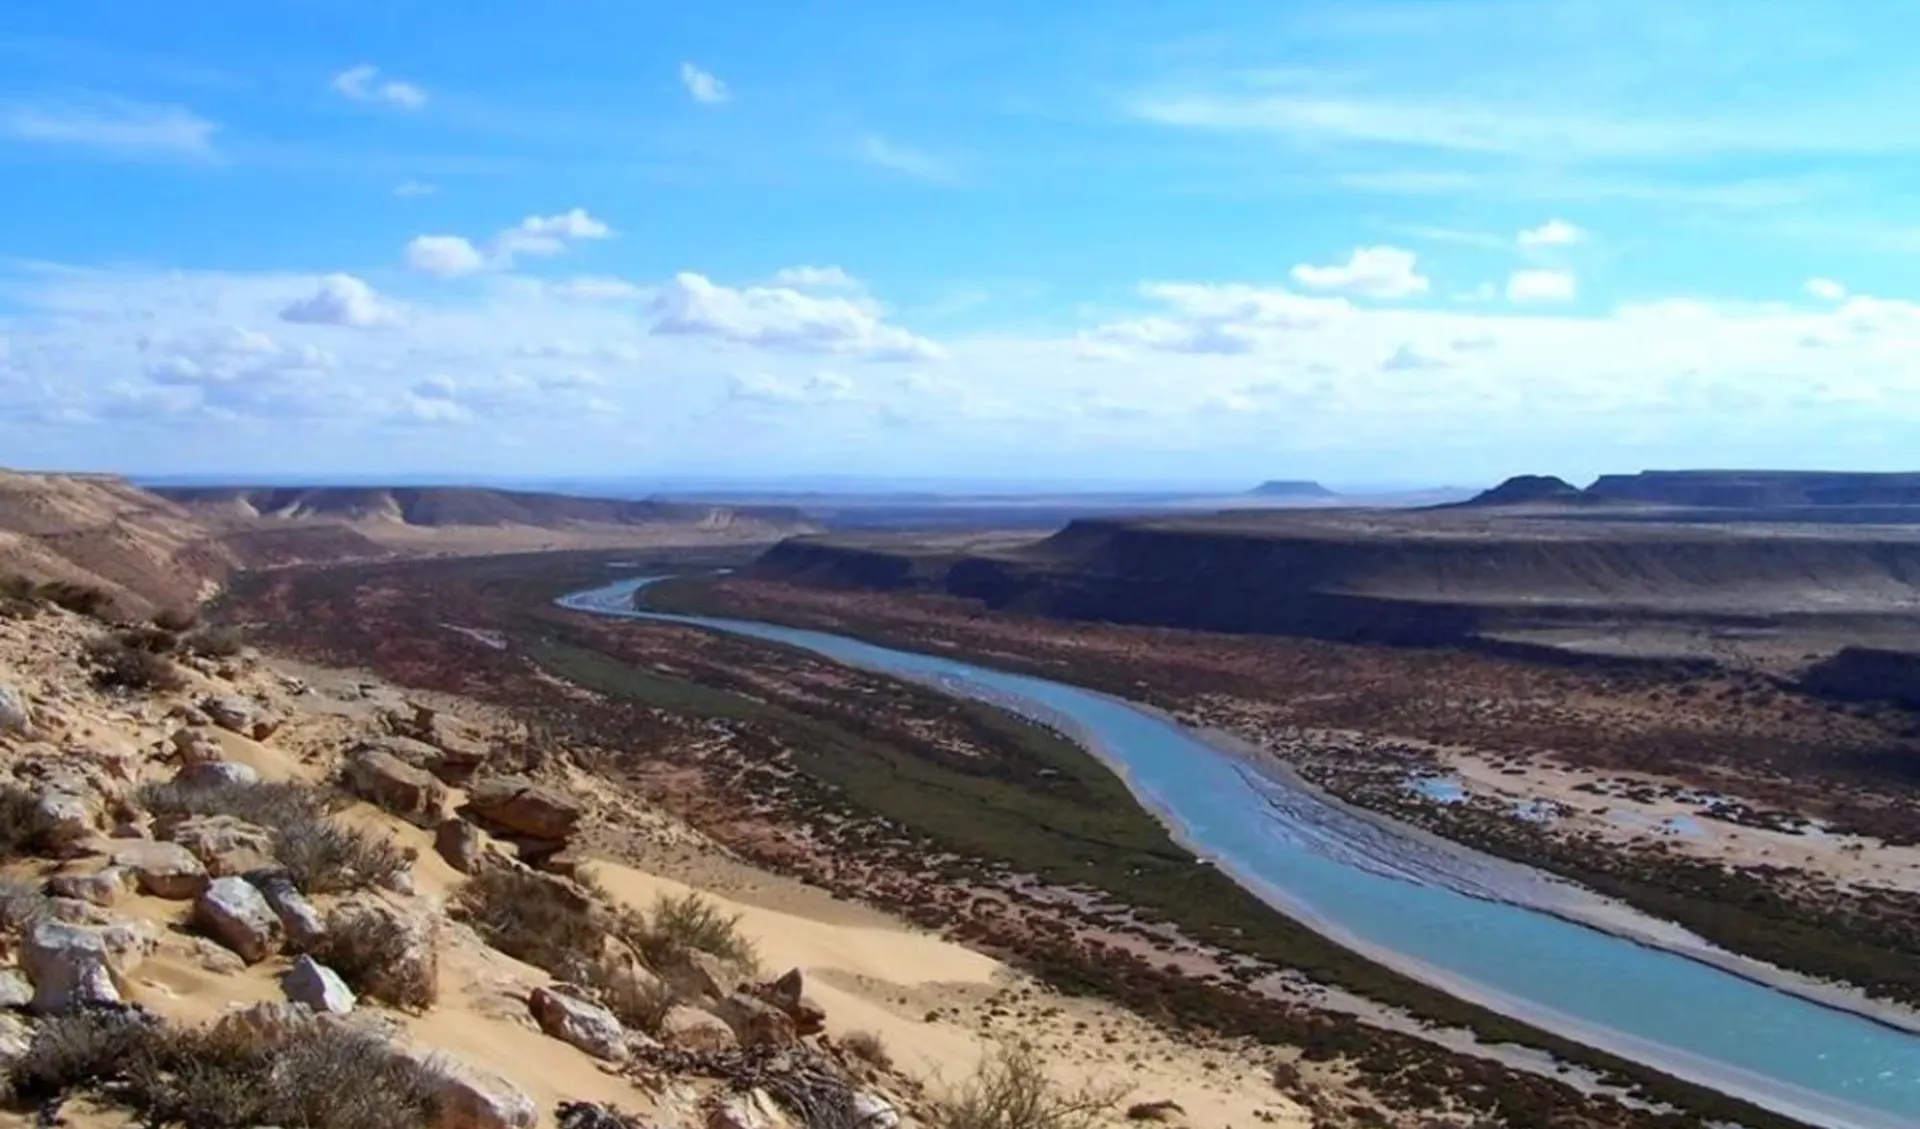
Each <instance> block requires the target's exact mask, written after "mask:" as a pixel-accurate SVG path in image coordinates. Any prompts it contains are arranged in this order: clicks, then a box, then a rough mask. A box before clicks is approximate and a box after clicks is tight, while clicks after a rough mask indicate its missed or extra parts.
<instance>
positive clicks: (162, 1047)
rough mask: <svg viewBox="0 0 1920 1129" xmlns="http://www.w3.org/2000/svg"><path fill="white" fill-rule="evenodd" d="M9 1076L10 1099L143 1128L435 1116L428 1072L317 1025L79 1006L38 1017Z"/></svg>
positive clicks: (242, 1128) (383, 1128) (402, 1123)
mask: <svg viewBox="0 0 1920 1129" xmlns="http://www.w3.org/2000/svg"><path fill="white" fill-rule="evenodd" d="M8 1081H9V1083H10V1090H11V1093H10V1095H9V1096H10V1098H11V1099H12V1100H13V1101H14V1102H16V1103H21V1104H27V1103H31V1104H34V1105H39V1106H41V1107H42V1108H43V1109H44V1108H45V1107H46V1104H47V1103H50V1102H54V1101H58V1100H59V1099H61V1098H64V1097H68V1096H72V1095H77V1094H85V1095H88V1096H91V1097H94V1098H95V1099H97V1100H101V1101H104V1102H106V1103H108V1104H111V1105H115V1106H119V1107H121V1108H125V1109H128V1110H131V1111H133V1112H134V1113H135V1114H136V1115H138V1116H139V1117H140V1118H141V1119H142V1120H143V1121H145V1122H146V1123H147V1124H150V1125H191V1126H195V1127H196V1129H201V1127H204V1129H250V1127H252V1126H258V1125H286V1126H296V1125H297V1126H303V1127H306V1129H413V1127H416V1126H421V1125H425V1124H427V1123H428V1122H429V1121H430V1119H431V1118H432V1116H433V1114H434V1112H435V1108H434V1107H435V1103H434V1099H433V1096H432V1095H433V1090H432V1086H431V1081H432V1078H431V1076H430V1075H429V1074H428V1072H427V1071H426V1070H425V1069H424V1068H422V1067H420V1066H418V1065H416V1064H414V1063H411V1062H409V1061H407V1060H405V1059H402V1058H400V1057H398V1056H397V1055H395V1054H394V1053H393V1052H392V1050H391V1049H390V1048H388V1046H387V1045H386V1044H385V1043H384V1042H383V1041H381V1040H380V1039H378V1038H376V1037H374V1036H372V1035H369V1034H365V1033H362V1032H356V1031H351V1030H346V1029H342V1028H337V1027H333V1026H330V1025H327V1024H320V1023H314V1024H308V1025H305V1026H302V1027H298V1028H295V1029H293V1030H292V1031H291V1032H290V1033H288V1034H287V1035H286V1036H285V1037H282V1038H277V1039H262V1038H260V1037H258V1036H256V1035H254V1034H253V1033H251V1032H248V1031H244V1030H241V1029H238V1028H234V1027H228V1028H222V1027H218V1026H216V1027H215V1028H213V1029H210V1030H198V1029H196V1030H182V1029H175V1028H169V1027H166V1026H164V1025H162V1024H160V1023H159V1022H157V1021H155V1020H153V1019H151V1018H147V1017H144V1016H141V1015H138V1014H136V1013H133V1012H120V1011H91V1012H81V1013H78V1014H75V1015H70V1016H62V1017H56V1018H52V1019H48V1020H46V1021H44V1022H43V1023H41V1025H40V1027H39V1029H38V1030H37V1031H36V1032H35V1034H34V1039H33V1043H32V1045H31V1047H30V1048H29V1049H28V1051H27V1053H26V1055H25V1056H24V1057H23V1058H22V1059H21V1060H20V1061H19V1062H18V1063H16V1064H15V1065H14V1068H13V1070H12V1071H11V1072H10V1074H9V1076H8Z"/></svg>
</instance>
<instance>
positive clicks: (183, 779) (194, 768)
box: [173, 760, 260, 788]
mask: <svg viewBox="0 0 1920 1129" xmlns="http://www.w3.org/2000/svg"><path fill="white" fill-rule="evenodd" d="M173 782H174V783H175V784H185V785H187V786H188V787H190V788H219V787H222V786H224V785H230V784H258V783H260V774H259V773H258V772H256V771H254V769H253V766H252V765H245V764H241V763H240V762H238V761H221V760H201V761H192V762H189V763H188V764H186V765H183V766H182V767H181V769H180V771H179V772H176V773H174V774H173Z"/></svg>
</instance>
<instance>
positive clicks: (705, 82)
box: [680, 63, 733, 106]
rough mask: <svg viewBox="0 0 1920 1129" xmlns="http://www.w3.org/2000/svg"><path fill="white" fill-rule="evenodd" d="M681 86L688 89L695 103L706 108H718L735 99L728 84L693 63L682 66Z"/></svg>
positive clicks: (682, 64)
mask: <svg viewBox="0 0 1920 1129" xmlns="http://www.w3.org/2000/svg"><path fill="white" fill-rule="evenodd" d="M680 85H682V86H684V87H686V88H687V93H688V94H690V95H692V96H693V100H694V101H695V102H699V103H700V104H702V105H705V106H718V105H719V104H721V103H722V102H725V101H727V100H728V99H729V98H731V97H733V93H732V91H729V90H728V89H727V84H726V83H724V82H721V81H720V80H719V79H718V78H715V77H714V76H713V75H712V74H710V73H708V72H707V71H703V70H701V69H700V68H699V67H696V66H694V65H693V64H692V63H681V64H680Z"/></svg>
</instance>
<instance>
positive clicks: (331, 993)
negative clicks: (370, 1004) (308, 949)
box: [280, 956, 358, 1015]
mask: <svg viewBox="0 0 1920 1129" xmlns="http://www.w3.org/2000/svg"><path fill="white" fill-rule="evenodd" d="M280 990H281V991H283V992H285V993H286V994H287V999H288V1000H290V1001H292V1002H293V1003H297V1004H303V1005H305V1006H306V1007H308V1008H311V1009H312V1010H313V1011H315V1012H318V1013H321V1014H325V1015H346V1014H348V1013H349V1012H351V1011H353V1007H354V1004H355V1003H356V1002H358V1001H356V1000H355V999H354V996H353V989H351V988H349V987H347V982H346V981H345V980H342V979H340V974H339V973H337V972H335V971H334V970H333V969H331V968H328V967H327V966H326V965H324V964H321V963H320V962H319V961H317V960H314V959H313V958H312V957H310V956H300V957H295V958H294V961H293V967H292V968H289V969H287V972H286V975H284V976H282V977H281V978H280Z"/></svg>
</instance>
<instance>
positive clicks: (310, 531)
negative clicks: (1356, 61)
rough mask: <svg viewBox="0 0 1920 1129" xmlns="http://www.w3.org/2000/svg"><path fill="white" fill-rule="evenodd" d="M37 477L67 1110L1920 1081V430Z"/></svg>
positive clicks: (33, 1075) (1872, 1116)
mask: <svg viewBox="0 0 1920 1129" xmlns="http://www.w3.org/2000/svg"><path fill="white" fill-rule="evenodd" d="M0 487H4V490H0V499H4V501H3V503H0V537H4V541H0V572H4V573H5V574H6V576H7V577H8V580H7V585H8V587H7V595H6V602H5V604H4V606H3V607H0V648H4V650H3V651H0V661H3V662H4V666H0V670H3V671H4V675H0V692H3V693H0V704H3V705H4V706H5V712H4V715H0V722H4V729H5V732H4V734H0V751H4V758H5V764H6V767H7V771H8V773H9V783H8V784H7V785H6V788H7V791H6V792H5V804H6V813H7V816H6V818H7V820H8V826H7V827H6V829H5V832H6V835H7V842H8V859H7V862H6V875H7V887H6V891H7V900H6V926H7V931H8V932H7V937H8V941H7V945H8V949H7V951H8V953H9V954H10V956H11V960H12V961H13V966H12V968H11V969H10V970H8V971H5V972H0V976H4V977H5V978H6V981H5V982H6V983H11V984H12V985H14V987H11V988H8V989H7V990H8V992H9V993H16V994H12V995H9V996H8V1006H9V1007H10V1008H12V1009H14V1010H10V1011H9V1012H7V1013H5V1014H4V1015H0V1022H3V1023H4V1024H5V1026H4V1027H0V1035H4V1037H5V1038H4V1041H3V1042H0V1055H4V1057H5V1059H6V1061H7V1062H8V1064H9V1065H8V1072H9V1073H8V1077H9V1087H10V1089H9V1094H10V1098H11V1101H12V1103H13V1108H14V1110H15V1113H13V1114H11V1115H7V1116H14V1117H19V1118H22V1119H24V1120H23V1123H24V1121H30V1120H32V1119H34V1118H35V1117H38V1118H41V1119H45V1118H48V1117H52V1116H58V1117H61V1118H64V1119H65V1120H66V1121H67V1122H68V1123H71V1124H77V1125H83V1126H93V1125H102V1126H104V1125H109V1124H117V1123H120V1122H122V1121H124V1120H126V1119H129V1118H131V1119H132V1120H134V1121H140V1120H142V1119H146V1120H154V1119H158V1120H159V1121H161V1122H165V1121H168V1120H176V1121H177V1120H184V1121H185V1122H186V1123H190V1124H210V1125H211V1124H219V1125H225V1124H234V1125H246V1124H255V1123H259V1121H260V1119H261V1118H273V1117H279V1118H289V1117H301V1118H307V1119H309V1120H307V1121H306V1122H304V1123H308V1124H313V1125H326V1126H340V1127H341V1129H347V1127H357V1126H362V1125H366V1126H374V1125H400V1124H414V1123H420V1122H421V1121H431V1122H432V1123H434V1124H437V1125H443V1126H468V1125H478V1126H530V1125H533V1124H535V1123H540V1124H557V1125H561V1126H566V1127H569V1129H581V1127H599V1126H614V1125H624V1124H648V1125H656V1124H657V1125H694V1124H704V1125H707V1126H713V1127H716V1129H718V1127H720V1126H726V1127H729V1129H748V1127H752V1129H766V1127H768V1126H774V1125H781V1124H792V1125H795V1126H805V1127H808V1129H815V1127H818V1129H829V1127H830V1129H857V1127H862V1126H871V1127H873V1129H885V1127H886V1126H889V1125H893V1124H898V1123H902V1122H905V1123H911V1124H925V1125H928V1126H930V1127H933V1129H1030V1127H1033V1126H1039V1127H1040V1129H1080V1127H1082V1126H1094V1125H1098V1124H1106V1123H1114V1124H1118V1123H1124V1122H1126V1121H1129V1120H1132V1121H1139V1122H1148V1123H1152V1122H1162V1123H1164V1122H1174V1123H1179V1124H1186V1125H1191V1126H1193V1127H1195V1129H1202V1127H1204V1129H1230V1127H1235V1126H1238V1127H1242V1129H1244V1127H1247V1126H1254V1125H1261V1124H1274V1125H1297V1126H1309V1125H1311V1126H1325V1127H1335V1126H1394V1127H1403V1129H1433V1127H1437V1126H1458V1127H1462V1129H1466V1127H1476V1129H1478V1127H1483V1126H1492V1125H1507V1126H1533V1125H1552V1126H1596V1127H1597V1126H1621V1127H1625V1126H1643V1125H1660V1126H1669V1125H1670V1126H1675V1127H1678V1126H1690V1125H1698V1126H1706V1125H1720V1124H1729V1123H1735V1124H1741V1125H1746V1126H1751V1127H1754V1129H1772V1127H1782V1129H1784V1127H1787V1126H1794V1125H1820V1126H1862V1127H1878V1126H1893V1125H1900V1124H1903V1123H1906V1122H1907V1121H1908V1120H1909V1119H1910V1118H1911V1116H1913V1115H1914V1114H1915V1110H1916V1106H1915V1105H1914V1102H1915V1101H1916V1098H1915V1094H1914V1091H1913V1090H1912V1088H1911V1083H1910V1079H1911V1075H1910V1073H1906V1072H1907V1071H1909V1070H1910V1068H1911V1064H1912V1063H1913V1062H1915V1061H1916V1059H1915V1056H1916V1055H1920V1010H1916V1007H1920V973H1916V966H1915V964H1914V962H1913V960H1912V957H1911V953H1912V952H1913V950H1914V948H1915V945H1916V943H1917V942H1920V822H1917V820H1920V816H1916V814H1915V811H1916V809H1915V803H1914V792H1913V790H1914V788H1915V786H1916V783H1917V782H1920V775H1917V774H1916V773H1915V771H1914V768H1913V766H1914V764H1915V763H1916V760H1915V758H1916V756H1920V714H1917V713H1916V710H1920V649H1917V648H1920V632H1916V631H1915V628H1916V627H1920V617H1916V610H1920V605H1916V604H1915V601H1914V595H1915V591H1914V585H1915V584H1917V583H1920V534H1915V533H1913V532H1912V531H1913V530H1914V529H1915V528H1920V521H1915V520H1914V518H1915V517H1916V516H1920V505H1916V501H1920V492H1915V488H1914V487H1913V485H1912V483H1911V482H1910V481H1909V480H1908V479H1907V478H1905V477H1903V476H1870V475H1857V476H1818V475H1733V474H1722V475H1704V476H1687V475H1680V476H1659V475H1641V476H1637V477H1621V478H1616V479H1603V480H1601V482H1600V483H1598V484H1596V486H1595V487H1594V488H1592V489H1590V490H1585V491H1582V490H1576V489H1574V488H1573V487H1570V486H1567V485H1566V484H1564V483H1559V482H1557V481H1549V480H1544V479H1525V480H1516V481H1515V482H1512V483H1508V484H1506V485H1504V486H1502V487H1500V488H1498V489H1495V490H1492V491H1489V492H1486V493H1485V494H1483V495H1481V496H1479V497H1478V498H1474V499H1469V500H1466V501H1445V502H1441V503H1439V504H1434V505H1417V506H1405V505H1402V506H1399V507H1383V506H1380V505H1369V506H1343V505H1341V504H1340V503H1339V500H1338V499H1333V500H1331V501H1329V500H1328V499H1326V498H1324V497H1312V496H1301V495H1300V494H1299V492H1298V490H1297V489H1290V490H1289V491H1287V492H1286V493H1287V494H1289V495H1292V496H1293V497H1294V498H1297V499H1298V500H1299V501H1301V502H1303V503H1305V508H1302V507H1300V506H1289V505H1286V504H1284V503H1283V502H1281V501H1276V500H1275V498H1274V497H1273V496H1272V490H1271V489H1269V490H1268V492H1267V493H1266V494H1265V495H1261V494H1255V495H1252V496H1250V497H1253V498H1254V499H1255V501H1254V502H1253V503H1252V504H1250V505H1249V506H1248V507H1247V508H1241V509H1232V510H1212V509H1208V508H1206V507H1204V506H1198V505H1195V504H1191V503H1174V502H1169V501H1166V500H1160V501H1158V502H1148V503H1145V504H1146V505H1158V506H1159V509H1158V512H1148V513H1144V514H1142V515H1141V516H1135V517H1127V516H1119V515H1116V514H1114V513H1112V512H1111V511H1109V510H1107V509H1106V508H1105V507H1104V505H1100V504H1093V505H1091V506H1090V507H1089V509H1090V512H1089V514H1088V515H1087V516H1082V517H1073V516H1071V515H1070V514H1069V515H1066V516H1065V520H1064V522H1063V524H1062V525H1061V526H1059V527H1058V528H1057V529H1035V528H1032V527H1031V526H1028V525H1024V524H1022V523H1019V522H1011V523H1010V522H1008V521H1007V517H1006V515H1007V510H1008V506H1007V503H1006V501H1005V500H1004V499H1000V500H995V501H993V502H992V503H991V504H989V505H985V506H983V507H982V508H980V509H978V510H975V511H973V512H971V513H969V506H968V505H967V504H962V503H956V502H953V501H951V500H935V501H927V500H922V501H919V502H913V503H906V502H901V501H900V500H898V499H895V500H892V501H890V502H889V503H888V505H889V506H890V507H891V509H890V510H889V514H890V516H889V518H888V520H887V521H886V522H885V523H876V521H874V520H873V518H872V517H871V516H864V517H862V518H861V519H858V520H852V521H847V522H845V524H836V513H840V514H844V513H846V512H850V510H862V507H861V506H859V505H855V504H853V503H852V502H849V501H840V502H837V503H835V505H836V506H838V507H839V509H838V510H835V509H831V508H826V507H820V506H817V505H816V506H812V507H810V506H809V504H808V503H807V502H806V501H804V500H795V501H793V502H792V503H791V504H774V503H773V502H772V501H770V500H766V499H762V500H757V501H753V502H739V503H729V502H713V503H700V502H697V501H693V500H688V501H674V502H651V501H648V502H632V501H617V500H608V499H594V498H585V497H568V496H560V495H541V494H528V493H515V492H507V491H499V490H491V489H478V488H474V489H466V488H446V487H421V488H404V489H402V488H395V489H390V490H389V489H375V488H358V487H356V488H351V489H348V488H323V487H314V488H299V489H294V488H275V489H265V488H261V489H249V488H210V487H209V488H202V487H194V488H177V487H164V488H159V489H157V490H154V491H149V490H144V489H141V488H139V487H137V486H135V485H133V484H131V483H128V482H125V481H123V480H117V479H112V478H105V477H76V476H59V475H33V474H11V475H8V476H7V477H6V478H5V479H4V481H0ZM1416 501H1421V500H1419V499H1416ZM1048 505H1050V506H1052V505H1071V500H1070V499H1067V500H1064V501H1063V500H1058V499H1055V500H1050V501H1049V503H1048ZM916 506H918V507H920V508H921V510H923V511H927V512H923V513H922V514H920V515H919V519H918V520H916V515H915V513H914V507H916ZM862 512H863V513H864V514H866V515H871V514H872V513H873V512H874V511H873V510H872V509H871V508H867V509H864V510H862ZM877 526H880V527H877ZM707 617H719V618H707ZM1527 970H1533V971H1531V972H1529V971H1527ZM1710 1009H1712V1010H1710ZM1703 1015H1709V1016H1710V1017H1711V1019H1710V1021H1708V1022H1704V1023H1703V1022H1701V1017H1702V1016H1703ZM1734 1015H1738V1016H1740V1017H1742V1018H1741V1019H1739V1020H1738V1021H1733V1020H1731V1018H1730V1017H1731V1016H1734ZM1834 1046H1845V1047H1847V1048H1848V1052H1847V1054H1846V1055H1843V1056H1837V1057H1834V1056H1829V1055H1827V1054H1826V1053H1824V1052H1823V1050H1822V1048H1830V1047H1834ZM276 1062H277V1063H280V1065H278V1066H276V1065H274V1063H276ZM303 1063H304V1064H309V1065H304V1066H303V1065H298V1064H303ZM340 1071H350V1072H355V1073H361V1072H368V1071H372V1072H376V1073H378V1074H379V1076H380V1077H381V1078H383V1079H385V1080H386V1081H384V1082H382V1083H381V1088H382V1089H383V1092H386V1093H389V1094H391V1095H392V1097H391V1100H389V1101H386V1102H384V1103H375V1104H373V1105H366V1104H362V1105H355V1104H354V1103H353V1102H350V1101H347V1100H345V1099H344V1098H342V1097H341V1096H340V1095H339V1094H337V1093H334V1092H333V1090H334V1087H333V1086H332V1085H331V1084H329V1083H328V1082H327V1081H326V1079H327V1078H329V1077H333V1078H337V1077H339V1076H340V1075H339V1074H338V1072H340ZM409 1103H411V1104H409ZM1009 1103H1013V1104H1014V1105H1019V1106H1020V1108H1019V1110H1015V1109H1013V1108H1012V1106H1010V1105H1009ZM1021 1103H1024V1104H1023V1105H1022V1104H1021ZM249 1111H251V1112H249ZM276 1111H277V1112H276Z"/></svg>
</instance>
